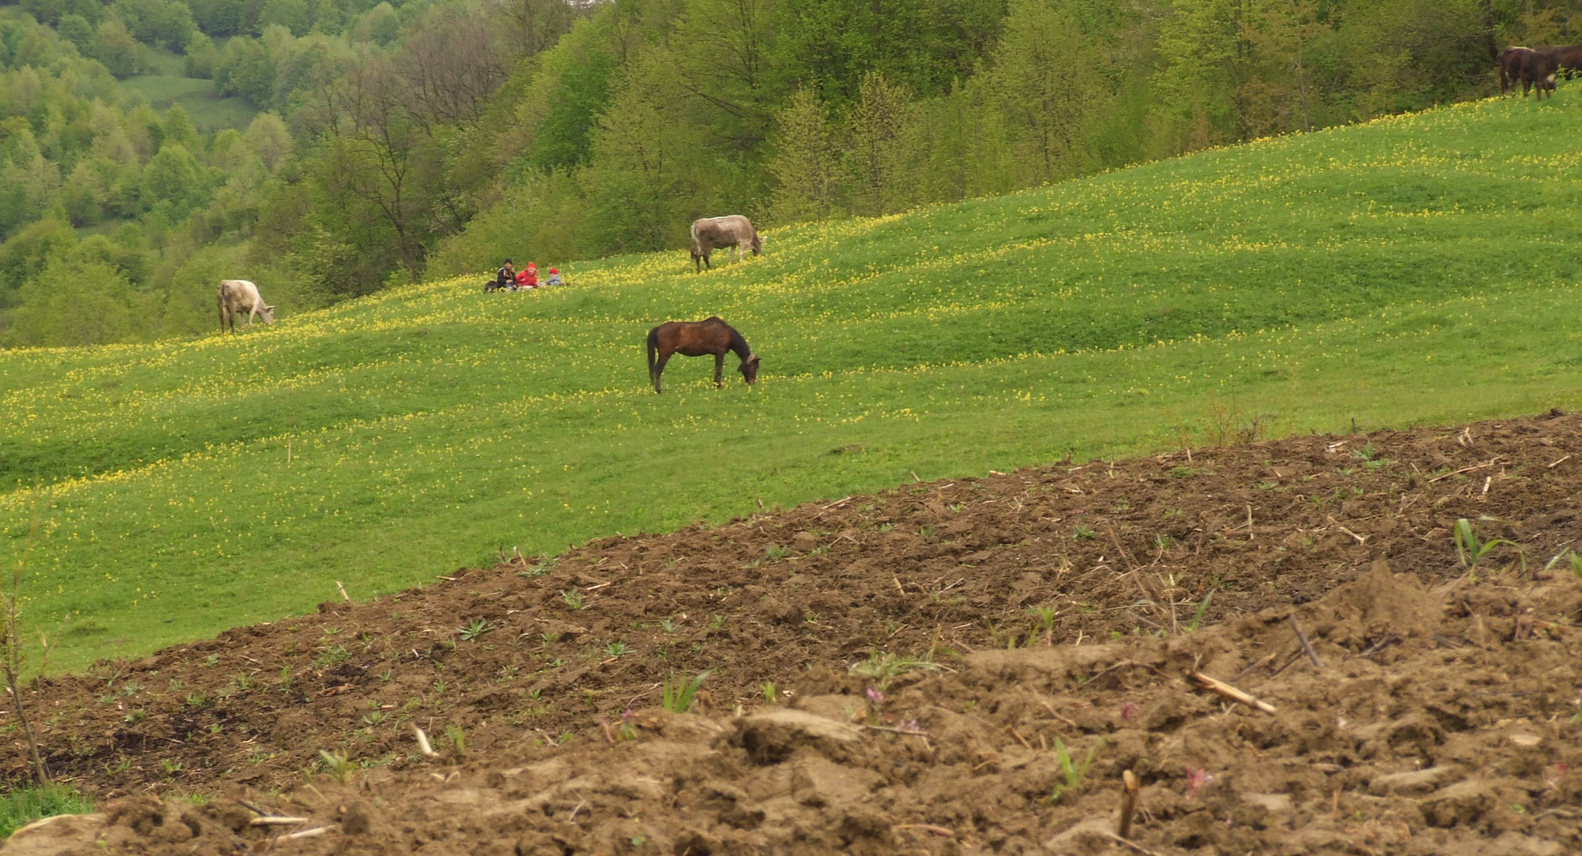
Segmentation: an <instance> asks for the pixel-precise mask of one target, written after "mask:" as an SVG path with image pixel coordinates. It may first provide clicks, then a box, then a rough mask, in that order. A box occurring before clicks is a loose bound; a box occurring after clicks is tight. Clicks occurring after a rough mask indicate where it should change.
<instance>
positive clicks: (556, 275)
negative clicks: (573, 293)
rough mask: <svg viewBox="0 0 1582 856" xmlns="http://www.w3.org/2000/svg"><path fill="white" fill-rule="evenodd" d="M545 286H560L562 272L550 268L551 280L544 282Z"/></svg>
mask: <svg viewBox="0 0 1582 856" xmlns="http://www.w3.org/2000/svg"><path fill="white" fill-rule="evenodd" d="M544 284H545V285H560V271H558V270H556V269H555V268H550V269H549V278H548V279H546V280H544Z"/></svg>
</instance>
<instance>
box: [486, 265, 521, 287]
mask: <svg viewBox="0 0 1582 856" xmlns="http://www.w3.org/2000/svg"><path fill="white" fill-rule="evenodd" d="M515 285H516V270H515V269H513V268H512V267H511V260H510V259H506V260H505V264H504V265H502V266H501V267H500V269H499V270H497V271H495V273H494V282H491V283H489V284H488V285H485V286H484V287H483V290H484V291H500V290H502V289H506V288H513V287H515Z"/></svg>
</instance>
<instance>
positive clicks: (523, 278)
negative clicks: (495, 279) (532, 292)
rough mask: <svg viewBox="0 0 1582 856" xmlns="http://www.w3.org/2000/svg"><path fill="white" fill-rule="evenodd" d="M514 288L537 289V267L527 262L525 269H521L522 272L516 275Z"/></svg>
mask: <svg viewBox="0 0 1582 856" xmlns="http://www.w3.org/2000/svg"><path fill="white" fill-rule="evenodd" d="M516 287H517V288H538V266H537V265H535V264H533V263H532V262H528V263H527V267H525V268H522V272H521V273H518V274H517V275H516Z"/></svg>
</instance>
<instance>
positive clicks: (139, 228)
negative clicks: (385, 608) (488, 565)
mask: <svg viewBox="0 0 1582 856" xmlns="http://www.w3.org/2000/svg"><path fill="white" fill-rule="evenodd" d="M1579 5H1582V4H1578V3H1576V2H1542V0H1520V2H1518V0H1367V2H1364V0H1122V2H1113V0H887V1H886V2H884V3H882V4H880V3H866V2H851V0H614V1H613V2H612V1H611V0H602V1H601V0H498V2H490V3H484V4H479V3H463V2H445V1H444V0H432V1H431V0H412V2H395V3H392V2H388V0H386V2H379V3H372V2H371V0H312V2H310V0H188V2H183V1H182V0H115V2H113V3H109V4H106V3H101V2H99V0H25V1H24V2H23V3H22V4H21V5H20V6H18V7H10V8H6V9H4V10H0V241H3V243H0V344H4V345H10V346H25V345H68V344H91V343H99V342H113V341H132V340H147V339H152V338H157V337H163V336H181V335H191V334H197V333H202V332H205V331H209V330H212V329H213V328H214V325H215V323H216V322H215V320H214V308H213V290H214V283H215V282H217V281H218V280H219V279H220V278H222V277H246V278H249V279H252V280H254V281H256V282H258V283H259V284H260V285H261V286H262V287H263V290H264V293H265V295H266V297H267V298H268V299H269V300H270V301H271V302H274V303H276V304H277V305H279V306H280V307H281V312H282V315H288V314H289V313H290V312H292V311H293V310H301V309H303V308H307V307H313V306H320V305H324V304H326V303H329V302H332V301H335V300H339V299H343V298H346V297H350V296H356V295H360V294H366V293H370V292H372V291H375V290H378V289H380V288H382V287H383V286H384V285H386V284H387V283H391V282H398V281H408V280H413V279H417V278H421V277H424V276H437V275H448V274H455V273H463V272H474V271H476V272H482V271H485V270H491V269H492V268H494V267H495V266H497V265H498V264H499V262H500V260H501V259H502V258H503V257H505V256H507V255H510V256H514V257H516V258H517V259H518V260H523V259H528V258H531V259H536V260H538V261H540V262H541V263H545V262H564V261H567V260H574V259H581V258H591V257H597V256H604V255H609V254H615V253H624V252H633V251H640V250H652V249H660V248H667V247H676V248H679V247H682V246H683V245H684V243H685V240H686V228H687V224H688V223H690V222H691V220H692V219H694V218H695V217H697V216H701V215H711V214H720V213H727V212H741V213H745V214H748V215H750V216H752V217H753V218H754V219H755V221H757V222H759V223H760V225H762V226H766V227H772V226H774V225H780V224H786V223H791V222H796V221H803V220H810V219H819V218H830V217H844V216H851V215H871V214H883V213H889V212H894V211H899V210H903V209H907V208H910V207H914V206H917V205H920V204H926V203H930V202H937V201H948V200H957V199H962V198H966V197H976V196H986V195H994V194H1001V193H1005V192H1009V191H1012V190H1016V189H1020V188H1025V187H1029V186H1035V185H1039V184H1044V183H1048V182H1054V181H1060V180H1062V179H1066V178H1069V177H1072V176H1077V175H1082V174H1088V173H1092V172H1096V171H1101V170H1105V169H1109V168H1113V167H1117V166H1123V165H1127V164H1132V163H1137V162H1141V161H1146V160H1151V159H1157V158H1161V157H1167V156H1171V155H1175V154H1178V153H1181V152H1185V151H1190V150H1194V149H1199V148H1203V147H1208V146H1214V145H1219V144H1224V143H1229V142H1235V141H1239V140H1246V139H1251V138H1256V137H1261V136H1267V135H1272V134H1281V133H1288V132H1293V131H1303V130H1309V129H1313V128H1318V127H1324V126H1329V125H1335V124H1343V123H1348V122H1354V121H1357V120H1361V119H1367V118H1370V117H1373V116H1377V115H1381V114H1386V113H1394V112H1401V111H1409V110H1414V109H1418V108H1422V107H1426V106H1430V105H1432V104H1435V103H1443V102H1449V101H1456V100H1464V99H1469V98H1477V97H1482V96H1486V95H1488V94H1491V93H1492V92H1494V91H1496V87H1495V84H1494V58H1495V57H1496V55H1497V54H1498V52H1499V50H1500V49H1501V48H1503V47H1504V45H1506V44H1508V43H1511V42H1522V43H1534V44H1544V43H1558V42H1570V41H1576V40H1578V39H1579V36H1578V34H1577V30H1578V29H1579V28H1582V10H1579ZM683 262H685V257H684V256H678V260H677V264H682V263H683ZM89 302H91V305H92V306H94V307H95V309H94V310H93V311H92V312H91V313H84V312H82V311H81V310H79V309H78V308H77V307H79V306H82V305H85V304H86V303H89Z"/></svg>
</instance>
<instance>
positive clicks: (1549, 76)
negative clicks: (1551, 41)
mask: <svg viewBox="0 0 1582 856" xmlns="http://www.w3.org/2000/svg"><path fill="white" fill-rule="evenodd" d="M1559 69H1560V63H1559V62H1558V61H1557V60H1556V59H1555V58H1554V56H1552V55H1550V54H1547V53H1544V51H1543V50H1541V49H1540V50H1536V51H1533V52H1531V53H1527V54H1523V55H1522V71H1521V78H1522V95H1524V96H1525V95H1526V94H1527V88H1528V87H1529V86H1531V87H1532V88H1533V89H1536V90H1538V100H1539V101H1542V100H1544V93H1545V92H1548V93H1549V97H1551V98H1553V97H1554V94H1555V75H1556V73H1558V71H1559Z"/></svg>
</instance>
